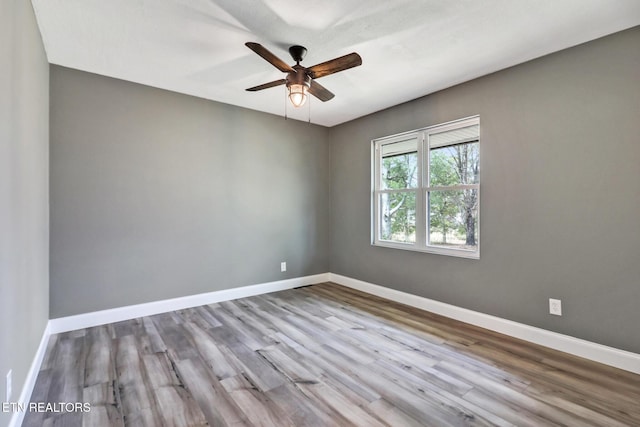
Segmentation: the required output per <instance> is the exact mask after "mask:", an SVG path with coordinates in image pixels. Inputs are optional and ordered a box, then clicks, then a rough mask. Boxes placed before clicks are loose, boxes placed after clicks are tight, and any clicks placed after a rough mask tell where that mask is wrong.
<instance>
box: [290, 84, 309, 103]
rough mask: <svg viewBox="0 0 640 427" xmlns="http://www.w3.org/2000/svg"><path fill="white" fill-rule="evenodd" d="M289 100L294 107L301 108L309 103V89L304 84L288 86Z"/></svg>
mask: <svg viewBox="0 0 640 427" xmlns="http://www.w3.org/2000/svg"><path fill="white" fill-rule="evenodd" d="M288 89H289V100H290V101H291V103H292V104H293V106H294V107H296V108H299V107H302V106H303V105H304V103H305V102H306V101H307V93H308V92H309V88H308V87H307V86H306V85H303V84H291V85H289V86H288Z"/></svg>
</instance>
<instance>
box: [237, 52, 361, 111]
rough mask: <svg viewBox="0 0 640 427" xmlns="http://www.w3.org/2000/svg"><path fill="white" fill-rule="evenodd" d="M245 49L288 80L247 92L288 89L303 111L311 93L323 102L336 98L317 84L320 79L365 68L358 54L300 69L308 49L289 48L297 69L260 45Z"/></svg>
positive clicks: (290, 96) (292, 99)
mask: <svg viewBox="0 0 640 427" xmlns="http://www.w3.org/2000/svg"><path fill="white" fill-rule="evenodd" d="M245 45H246V46H247V47H248V48H249V49H251V50H252V51H254V52H255V53H257V54H258V55H260V56H261V57H262V58H263V59H265V60H266V61H267V62H269V63H270V64H271V65H273V66H274V67H276V68H277V69H278V70H280V71H282V72H283V73H287V76H286V77H285V78H284V79H280V80H276V81H273V82H269V83H265V84H261V85H259V86H254V87H250V88H249V89H247V90H248V91H250V92H255V91H258V90H263V89H268V88H270V87H275V86H280V85H286V86H287V89H288V91H289V99H290V100H291V103H292V104H293V105H294V107H300V106H302V105H303V104H304V103H305V101H306V100H307V93H310V94H311V95H313V96H315V97H316V98H318V99H319V100H320V101H323V102H326V101H328V100H330V99H331V98H333V97H334V96H335V95H334V94H333V93H331V92H330V91H329V90H328V89H326V88H325V87H324V86H322V85H321V84H320V83H318V82H316V79H319V78H320V77H324V76H328V75H329V74H333V73H337V72H339V71H344V70H347V69H349V68H353V67H357V66H358V65H362V58H360V55H358V54H357V53H355V52H354V53H350V54H348V55H344V56H341V57H339V58H334V59H331V60H329V61H325V62H322V63H320V64H317V65H314V66H312V67H308V68H307V67H303V66H302V65H300V62H301V61H302V59H303V58H304V56H305V55H306V54H307V49H306V48H305V47H303V46H298V45H295V46H291V47H290V48H289V54H291V57H292V58H293V60H294V61H296V65H292V66H290V65H287V63H286V62H284V61H283V60H281V59H280V58H278V57H277V56H275V55H274V54H273V53H271V52H270V51H269V50H267V49H266V48H265V47H264V46H262V45H261V44H259V43H252V42H248V43H245Z"/></svg>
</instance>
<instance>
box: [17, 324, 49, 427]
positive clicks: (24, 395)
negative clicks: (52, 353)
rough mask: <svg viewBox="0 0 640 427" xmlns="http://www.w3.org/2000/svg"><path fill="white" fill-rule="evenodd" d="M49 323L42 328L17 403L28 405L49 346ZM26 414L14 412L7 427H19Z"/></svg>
mask: <svg viewBox="0 0 640 427" xmlns="http://www.w3.org/2000/svg"><path fill="white" fill-rule="evenodd" d="M49 326H50V325H49V323H47V326H46V327H45V328H44V332H43V333H42V338H41V339H40V345H39V346H38V350H37V351H36V355H35V357H34V358H33V361H32V362H31V366H30V367H29V372H28V373H27V378H26V379H25V381H24V385H23V386H22V392H21V393H20V399H19V400H18V402H19V403H28V402H29V400H31V394H32V393H33V388H34V387H35V385H36V380H37V379H38V373H39V372H40V366H42V361H43V360H44V355H45V353H46V351H47V345H48V344H49V337H50V336H51V331H50V330H49ZM25 415H26V413H25V412H24V411H16V412H14V413H13V415H12V416H11V419H10V420H9V426H8V427H20V426H21V425H22V421H24V417H25Z"/></svg>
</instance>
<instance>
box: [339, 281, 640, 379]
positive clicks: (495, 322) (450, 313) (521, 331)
mask: <svg viewBox="0 0 640 427" xmlns="http://www.w3.org/2000/svg"><path fill="white" fill-rule="evenodd" d="M329 280H330V281H331V282H333V283H337V284H339V285H342V286H346V287H348V288H352V289H357V290H359V291H362V292H366V293H368V294H372V295H376V296H379V297H382V298H386V299H389V300H392V301H395V302H399V303H402V304H406V305H410V306H412V307H416V308H419V309H422V310H426V311H430V312H432V313H436V314H439V315H441V316H445V317H449V318H451V319H455V320H460V321H462V322H466V323H470V324H472V325H475V326H479V327H481V328H485V329H490V330H492V331H496V332H500V333H502V334H505V335H509V336H511V337H514V338H519V339H522V340H525V341H529V342H532V343H535V344H540V345H542V346H545V347H549V348H552V349H554V350H559V351H563V352H565V353H570V354H573V355H575V356H579V357H583V358H585V359H589V360H593V361H596V362H600V363H603V364H605V365H609V366H614V367H616V368H620V369H624V370H626V371H630V372H634V373H636V374H640V354H637V353H632V352H629V351H624V350H620V349H617V348H613V347H608V346H606V345H602V344H597V343H594V342H591V341H586V340H582V339H579V338H574V337H571V336H568V335H563V334H559V333H557V332H551V331H548V330H546V329H541V328H536V327H534V326H529V325H525V324H523V323H518V322H514V321H511V320H507V319H503V318H500V317H496V316H491V315H489V314H484V313H480V312H477V311H473V310H468V309H466V308H461V307H457V306H454V305H451V304H446V303H443V302H440V301H435V300H431V299H429V298H424V297H420V296H417V295H412V294H408V293H406V292H401V291H397V290H395V289H391V288H386V287H384V286H379V285H374V284H373V283H368V282H363V281H362V280H357V279H352V278H350V277H346V276H341V275H339V274H334V273H329Z"/></svg>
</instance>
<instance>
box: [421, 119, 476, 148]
mask: <svg viewBox="0 0 640 427" xmlns="http://www.w3.org/2000/svg"><path fill="white" fill-rule="evenodd" d="M478 138H480V125H477V124H476V125H471V126H465V127H461V128H456V129H451V130H446V131H444V132H431V133H430V134H429V147H431V148H437V147H444V146H445V145H456V144H462V143H464V142H472V141H475V140H477V139H478Z"/></svg>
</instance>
